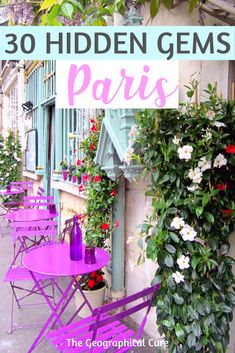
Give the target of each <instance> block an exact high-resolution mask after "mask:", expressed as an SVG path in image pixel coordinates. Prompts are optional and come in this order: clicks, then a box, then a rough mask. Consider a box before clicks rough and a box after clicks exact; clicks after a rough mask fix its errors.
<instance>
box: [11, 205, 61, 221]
mask: <svg viewBox="0 0 235 353" xmlns="http://www.w3.org/2000/svg"><path fill="white" fill-rule="evenodd" d="M57 216H58V213H57V212H56V213H51V212H49V210H42V209H38V208H20V209H18V210H16V211H13V212H11V213H7V214H6V215H5V217H6V218H7V219H8V220H9V221H11V222H12V221H13V222H28V221H41V220H46V219H51V218H55V217H57Z"/></svg>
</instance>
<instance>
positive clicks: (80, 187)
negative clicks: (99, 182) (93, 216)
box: [78, 184, 84, 192]
mask: <svg viewBox="0 0 235 353" xmlns="http://www.w3.org/2000/svg"><path fill="white" fill-rule="evenodd" d="M78 190H79V192H83V191H84V186H83V185H82V184H80V185H79V186H78Z"/></svg>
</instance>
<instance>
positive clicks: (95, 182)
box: [77, 115, 118, 248]
mask: <svg viewBox="0 0 235 353" xmlns="http://www.w3.org/2000/svg"><path fill="white" fill-rule="evenodd" d="M102 119H103V115H101V116H98V117H96V118H95V119H91V120H90V132H89V134H88V136H87V138H86V139H84V140H83V141H82V143H81V149H82V151H83V153H84V158H83V159H82V161H81V160H79V161H77V167H78V170H79V173H84V177H83V179H84V183H83V184H80V185H79V191H80V192H85V201H84V202H85V206H86V211H85V213H84V217H83V225H84V232H85V235H84V241H85V244H86V245H88V246H91V247H94V246H98V247H101V248H104V247H106V248H107V247H108V243H107V240H108V239H109V238H110V235H111V233H112V230H113V228H114V227H116V226H118V223H117V222H115V223H113V221H112V205H113V202H114V200H115V199H116V197H117V187H118V182H116V181H112V180H111V179H109V178H108V176H107V174H106V172H105V171H104V170H102V169H101V168H100V167H99V166H98V165H96V164H95V162H94V158H95V155H96V151H97V146H98V141H99V136H100V127H101V122H102Z"/></svg>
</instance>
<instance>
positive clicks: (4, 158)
mask: <svg viewBox="0 0 235 353" xmlns="http://www.w3.org/2000/svg"><path fill="white" fill-rule="evenodd" d="M19 180H21V146H20V141H19V138H18V134H16V136H14V134H13V132H12V131H8V134H7V136H6V137H5V138H4V137H3V136H2V135H0V187H1V189H3V188H5V187H6V186H7V185H9V184H10V182H11V181H19Z"/></svg>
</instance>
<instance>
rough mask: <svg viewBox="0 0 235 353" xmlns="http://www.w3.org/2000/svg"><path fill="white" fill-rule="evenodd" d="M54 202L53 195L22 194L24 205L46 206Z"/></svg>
mask: <svg viewBox="0 0 235 353" xmlns="http://www.w3.org/2000/svg"><path fill="white" fill-rule="evenodd" d="M53 203H54V197H53V196H24V198H23V206H24V207H37V208H41V207H48V206H49V205H51V204H53Z"/></svg>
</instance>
